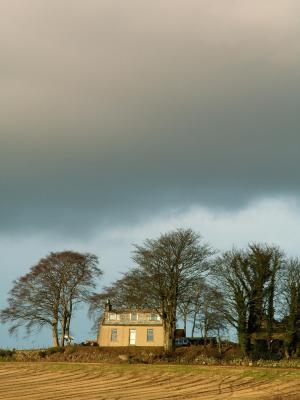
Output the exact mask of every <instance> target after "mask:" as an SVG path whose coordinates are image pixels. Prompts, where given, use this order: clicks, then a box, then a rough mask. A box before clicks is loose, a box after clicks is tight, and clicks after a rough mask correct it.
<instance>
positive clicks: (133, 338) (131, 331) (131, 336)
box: [129, 329, 136, 345]
mask: <svg viewBox="0 0 300 400" xmlns="http://www.w3.org/2000/svg"><path fill="white" fill-rule="evenodd" d="M135 341H136V330H135V329H129V344H131V345H135Z"/></svg>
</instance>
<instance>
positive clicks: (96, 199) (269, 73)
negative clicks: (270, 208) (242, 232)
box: [0, 0, 300, 233]
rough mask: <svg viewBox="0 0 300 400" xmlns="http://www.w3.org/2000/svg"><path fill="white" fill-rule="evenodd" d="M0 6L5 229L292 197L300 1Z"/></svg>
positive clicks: (12, 0)
mask: <svg viewBox="0 0 300 400" xmlns="http://www.w3.org/2000/svg"><path fill="white" fill-rule="evenodd" d="M262 3H264V4H262ZM0 11H1V12H0V49H1V63H0V87H1V92H0V105H1V107H0V191H1V193H0V194H1V196H0V221H1V224H0V230H3V231H4V230H5V231H15V230H20V229H21V230H22V229H25V228H26V229H29V228H30V229H33V230H34V229H50V230H51V229H55V230H58V229H60V230H62V231H63V230H68V231H72V232H74V233H76V232H84V231H86V230H88V228H91V227H93V226H94V225H96V224H99V223H101V222H102V223H110V222H111V221H113V220H114V221H115V220H118V221H119V220H120V219H123V220H126V222H128V221H130V220H131V219H132V218H134V217H135V216H139V215H143V214H145V213H152V212H154V211H156V212H157V210H162V209H166V208H168V207H184V206H189V205H191V204H203V205H208V206H215V207H239V206H241V205H243V204H245V202H247V201H249V200H252V199H253V198H255V197H263V196H272V195H284V194H287V195H294V196H297V197H298V196H299V187H300V177H299V172H298V170H299V166H298V164H299V148H300V135H299V132H300V115H299V104H300V90H299V89H300V45H299V43H300V24H299V20H300V6H299V2H298V1H293V0H284V1H281V0H278V1H276V0H272V1H268V2H261V1H258V0H254V1H252V2H248V1H241V2H236V1H231V0H223V1H222V2H220V1H218V0H207V1H204V0H197V1H196V0H185V1H182V0H180V1H179V0H164V1H162V0H151V1H148V0H128V1H123V0H107V1H103V0H98V1H96V0H85V1H76V0H72V1H71V0H69V1H67V0H51V1H50V0H49V1H48V0H45V1H43V2H41V1H39V0H27V1H26V2H24V1H22V0H3V1H2V2H1V5H0Z"/></svg>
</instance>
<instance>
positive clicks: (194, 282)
mask: <svg viewBox="0 0 300 400" xmlns="http://www.w3.org/2000/svg"><path fill="white" fill-rule="evenodd" d="M132 261H133V266H132V267H131V268H130V269H129V270H128V271H127V272H125V273H123V274H122V275H121V277H120V278H119V279H118V280H117V281H115V282H113V283H112V284H111V285H109V286H106V287H104V288H103V289H102V290H101V291H100V292H97V291H95V288H96V286H97V283H98V279H99V278H100V277H101V275H102V273H103V271H102V270H101V269H100V268H99V261H98V258H97V257H96V256H95V255H92V254H89V253H86V254H80V253H76V252H71V251H65V252H60V253H51V254H50V255H49V256H47V257H45V258H43V259H42V260H40V262H39V263H38V264H37V265H36V266H34V267H32V268H31V269H30V271H29V272H28V273H27V274H26V275H24V276H22V277H20V278H19V279H17V280H16V281H15V282H14V284H13V288H12V289H11V291H10V293H9V297H8V306H7V308H6V309H4V310H2V311H1V313H0V319H1V321H2V322H3V323H10V325H11V326H10V332H11V333H13V332H14V331H16V330H17V329H18V328H20V327H25V328H26V329H27V331H28V333H30V331H31V330H32V329H33V328H37V327H38V328H41V327H44V326H49V327H50V328H51V329H52V336H53V345H54V346H64V344H65V338H68V336H70V326H71V318H72V316H73V314H74V311H75V310H76V307H77V305H78V304H80V303H83V302H84V303H87V304H88V305H89V310H90V315H94V316H95V315H96V316H98V317H100V315H101V313H102V312H103V309H104V304H105V302H106V301H107V299H108V298H109V299H110V300H111V302H112V304H113V305H114V307H117V308H118V309H122V308H136V309H138V308H148V309H149V308H150V309H153V310H156V312H157V313H158V314H159V315H160V317H161V319H162V321H163V325H164V332H165V338H164V343H165V349H166V350H173V349H174V347H175V329H176V326H177V325H178V321H179V320H180V321H182V323H183V325H184V327H185V329H187V326H188V325H189V326H191V334H192V336H194V335H195V333H196V332H199V331H200V332H201V336H203V338H204V340H205V339H206V338H208V336H209V335H210V334H214V335H216V336H218V337H221V335H222V334H223V333H224V331H226V330H227V329H228V327H233V328H234V329H235V330H236V333H237V338H238V343H239V346H240V348H241V351H242V353H243V354H244V355H247V356H253V355H255V354H257V353H258V352H259V351H261V347H259V346H261V343H262V341H261V340H260V341H259V340H257V338H259V337H261V336H259V335H261V332H263V338H264V340H263V343H264V346H265V347H264V349H263V351H264V352H267V353H268V354H271V352H272V343H273V339H274V333H275V332H276V330H277V329H278V325H280V327H281V330H282V332H283V346H284V351H285V354H286V356H299V355H300V261H299V260H298V259H290V258H288V257H286V255H285V254H284V252H283V251H282V250H281V249H280V248H278V247H277V246H273V245H272V246H271V245H267V244H261V243H250V244H249V245H248V246H247V248H245V249H236V248H233V249H231V250H229V251H226V252H224V253H222V254H219V253H217V252H216V251H215V250H214V249H213V248H212V247H211V246H210V245H209V244H207V243H205V242H204V241H203V239H202V238H201V236H200V235H198V234H197V233H196V232H194V231H193V230H191V229H177V230H175V231H171V232H168V233H166V234H162V235H160V236H159V237H157V238H154V239H147V240H145V241H144V243H142V244H141V245H134V249H133V255H132Z"/></svg>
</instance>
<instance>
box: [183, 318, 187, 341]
mask: <svg viewBox="0 0 300 400" xmlns="http://www.w3.org/2000/svg"><path fill="white" fill-rule="evenodd" d="M186 326H187V316H186V315H185V316H184V319H183V328H184V334H185V336H186Z"/></svg>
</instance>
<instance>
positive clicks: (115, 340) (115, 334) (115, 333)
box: [110, 328, 118, 342]
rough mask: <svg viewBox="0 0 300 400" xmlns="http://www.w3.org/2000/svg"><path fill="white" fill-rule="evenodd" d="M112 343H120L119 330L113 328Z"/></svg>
mask: <svg viewBox="0 0 300 400" xmlns="http://www.w3.org/2000/svg"><path fill="white" fill-rule="evenodd" d="M110 341H111V342H117V341H118V329H116V328H112V329H111V333H110Z"/></svg>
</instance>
